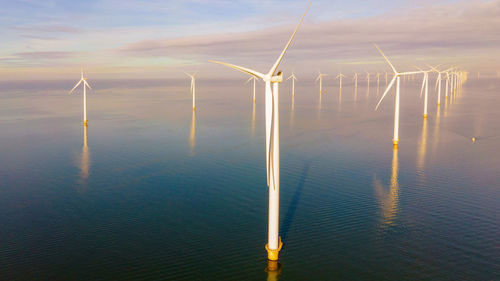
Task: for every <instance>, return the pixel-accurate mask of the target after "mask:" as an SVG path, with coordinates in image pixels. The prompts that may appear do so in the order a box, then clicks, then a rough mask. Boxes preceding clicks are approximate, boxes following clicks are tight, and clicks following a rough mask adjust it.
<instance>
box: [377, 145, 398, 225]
mask: <svg viewBox="0 0 500 281" xmlns="http://www.w3.org/2000/svg"><path fill="white" fill-rule="evenodd" d="M391 168H392V169H391V183H390V187H389V192H388V193H387V192H386V191H385V188H384V186H383V185H382V183H381V182H380V181H379V180H378V179H377V178H376V177H375V178H374V182H373V185H374V187H375V194H376V196H377V198H378V200H379V203H380V208H381V226H382V227H384V226H387V225H392V224H394V222H395V219H396V216H397V214H398V202H399V182H398V174H399V167H398V149H397V147H394V148H393V151H392V167H391Z"/></svg>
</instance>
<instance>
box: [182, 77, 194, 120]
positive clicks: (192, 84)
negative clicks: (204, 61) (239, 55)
mask: <svg viewBox="0 0 500 281" xmlns="http://www.w3.org/2000/svg"><path fill="white" fill-rule="evenodd" d="M184 73H185V74H186V75H187V76H189V77H191V90H190V91H191V94H192V95H193V111H194V110H195V109H196V73H194V74H189V73H186V72H184Z"/></svg>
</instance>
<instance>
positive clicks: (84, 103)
mask: <svg viewBox="0 0 500 281" xmlns="http://www.w3.org/2000/svg"><path fill="white" fill-rule="evenodd" d="M82 82H83V126H87V121H88V120H87V87H88V88H89V89H91V90H92V87H90V85H89V83H87V78H85V77H84V76H83V68H82V69H81V78H80V81H78V83H76V85H75V87H73V89H71V91H69V94H71V93H73V91H74V90H75V89H76V88H77V87H78V86H80V84H81V83H82Z"/></svg>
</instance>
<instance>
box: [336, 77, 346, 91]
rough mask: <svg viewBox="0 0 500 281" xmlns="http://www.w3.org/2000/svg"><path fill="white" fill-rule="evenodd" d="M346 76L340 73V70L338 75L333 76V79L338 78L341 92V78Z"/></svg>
mask: <svg viewBox="0 0 500 281" xmlns="http://www.w3.org/2000/svg"><path fill="white" fill-rule="evenodd" d="M344 77H346V76H345V75H344V74H342V72H340V74H339V75H337V77H335V79H339V87H340V89H339V90H340V93H342V78H344Z"/></svg>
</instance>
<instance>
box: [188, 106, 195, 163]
mask: <svg viewBox="0 0 500 281" xmlns="http://www.w3.org/2000/svg"><path fill="white" fill-rule="evenodd" d="M195 146H196V114H195V111H193V115H192V118H191V130H190V133H189V149H190V152H189V153H190V155H191V156H193V155H194V148H195Z"/></svg>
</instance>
